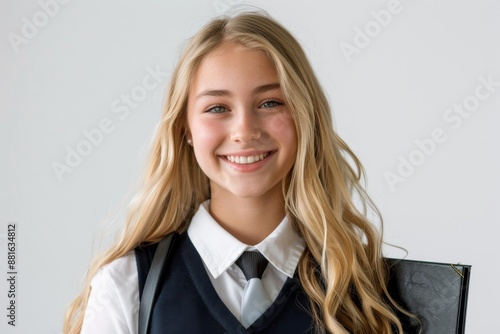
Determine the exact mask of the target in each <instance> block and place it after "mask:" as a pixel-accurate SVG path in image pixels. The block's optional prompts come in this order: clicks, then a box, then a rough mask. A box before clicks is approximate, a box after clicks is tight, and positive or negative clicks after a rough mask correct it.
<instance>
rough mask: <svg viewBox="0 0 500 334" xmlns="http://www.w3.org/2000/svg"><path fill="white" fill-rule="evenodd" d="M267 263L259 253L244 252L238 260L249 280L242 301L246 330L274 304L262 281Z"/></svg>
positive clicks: (242, 315)
mask: <svg viewBox="0 0 500 334" xmlns="http://www.w3.org/2000/svg"><path fill="white" fill-rule="evenodd" d="M267 263H268V261H267V259H266V258H265V257H264V255H262V254H261V253H259V252H243V254H241V256H240V258H239V259H238V260H236V264H237V265H238V267H240V269H241V270H242V271H243V274H244V275H245V278H246V279H247V284H246V285H245V290H244V291H243V298H242V301H241V323H242V324H243V326H245V328H248V327H250V326H251V325H252V324H253V323H254V322H255V320H257V319H258V318H259V317H260V316H261V315H262V314H263V313H264V312H265V311H266V310H267V309H268V308H269V306H271V304H272V301H271V299H270V298H269V295H268V294H267V292H266V290H265V289H264V286H263V285H262V281H261V280H260V279H261V278H262V274H263V273H264V270H265V269H266V266H267Z"/></svg>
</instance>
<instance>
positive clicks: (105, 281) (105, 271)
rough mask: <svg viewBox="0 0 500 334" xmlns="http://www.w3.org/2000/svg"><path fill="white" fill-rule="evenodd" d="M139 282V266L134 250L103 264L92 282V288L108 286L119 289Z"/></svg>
mask: <svg viewBox="0 0 500 334" xmlns="http://www.w3.org/2000/svg"><path fill="white" fill-rule="evenodd" d="M134 282H135V284H137V266H136V260H135V253H134V251H133V250H131V251H129V252H127V253H126V254H125V255H123V256H121V257H119V258H117V259H115V260H113V261H112V262H110V263H108V264H106V265H104V266H102V267H101V268H100V269H99V270H98V271H97V273H96V275H95V276H94V278H93V279H92V282H91V286H92V288H94V287H98V286H106V287H111V288H114V289H117V288H119V287H121V286H124V285H125V286H130V285H131V284H133V283H134Z"/></svg>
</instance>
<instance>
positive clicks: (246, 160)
mask: <svg viewBox="0 0 500 334" xmlns="http://www.w3.org/2000/svg"><path fill="white" fill-rule="evenodd" d="M271 153H272V152H271V151H270V152H266V153H261V154H257V155H249V156H238V155H226V156H224V158H225V159H226V160H228V161H231V162H232V163H236V164H239V165H248V164H253V163H255V162H258V161H261V160H263V159H265V158H267V157H268V156H269V155H271Z"/></svg>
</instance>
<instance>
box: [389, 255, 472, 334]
mask: <svg viewBox="0 0 500 334" xmlns="http://www.w3.org/2000/svg"><path fill="white" fill-rule="evenodd" d="M386 261H387V264H388V266H389V283H388V289H389V293H390V294H391V296H392V297H393V298H394V299H395V300H396V301H397V302H398V303H399V304H400V305H401V306H402V307H403V308H404V309H406V310H408V311H410V312H411V313H413V314H415V315H417V317H418V318H419V320H420V323H421V328H422V334H463V333H465V314H466V309H467V296H468V292H469V278H470V269H471V266H470V265H463V264H446V263H436V262H424V261H413V260H396V259H386ZM405 326H406V329H405V333H418V332H417V331H416V329H417V327H419V326H420V325H419V324H417V323H416V322H414V321H413V322H409V323H407V324H405Z"/></svg>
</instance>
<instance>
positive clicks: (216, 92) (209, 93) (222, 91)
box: [196, 82, 280, 99]
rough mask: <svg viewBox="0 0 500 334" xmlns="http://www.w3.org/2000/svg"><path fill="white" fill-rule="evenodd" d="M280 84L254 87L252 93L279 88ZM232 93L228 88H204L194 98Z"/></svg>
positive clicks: (229, 94)
mask: <svg viewBox="0 0 500 334" xmlns="http://www.w3.org/2000/svg"><path fill="white" fill-rule="evenodd" d="M279 88H280V84H279V83H278V82H275V83H270V84H266V85H262V86H258V87H255V88H254V90H253V93H254V94H259V93H264V92H267V91H270V90H274V89H279ZM231 95H233V94H232V93H231V92H230V91H229V90H227V89H206V90H204V91H203V92H201V93H200V94H198V95H196V98H197V99H199V98H200V97H204V96H231Z"/></svg>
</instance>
